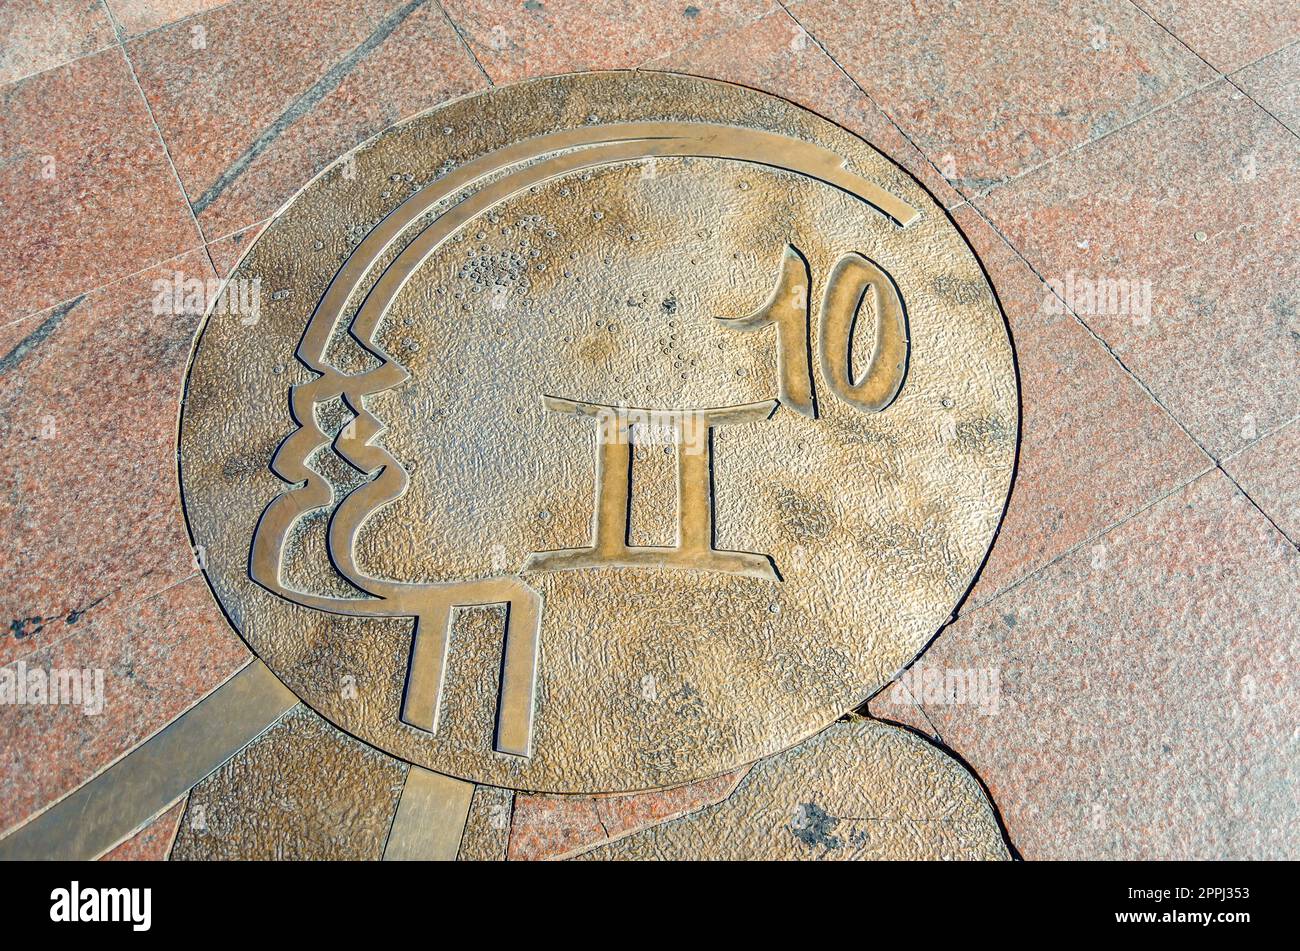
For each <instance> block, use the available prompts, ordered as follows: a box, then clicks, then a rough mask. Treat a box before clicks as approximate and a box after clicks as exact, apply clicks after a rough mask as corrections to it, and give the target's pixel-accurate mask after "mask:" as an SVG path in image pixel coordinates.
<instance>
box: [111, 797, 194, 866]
mask: <svg viewBox="0 0 1300 951" xmlns="http://www.w3.org/2000/svg"><path fill="white" fill-rule="evenodd" d="M184 812H185V800H184V799H181V800H180V801H179V802H177V803H176V805H174V806H172V807H171V808H170V809H168V810H167V811H166V812H164V813H163V814H162V815H161V816H159V817H158V818H156V819H154V820H153V821H152V822H150V823H149V824H148V825H147V826H145V827H144V828H143V829H141V830H140V831H139V832H137V833H136V834H135V835H133V836H131V838H129V839H127V840H126V841H125V842H123V843H122V844H121V845H119V846H117V847H115V848H113V849H111V850H109V851H108V852H106V853H104V855H103V856H101V857H100V860H101V861H104V862H162V861H166V859H167V854H168V853H169V852H170V851H171V848H172V842H174V841H175V840H176V827H177V826H179V825H180V821H181V815H182V814H183V813H184Z"/></svg>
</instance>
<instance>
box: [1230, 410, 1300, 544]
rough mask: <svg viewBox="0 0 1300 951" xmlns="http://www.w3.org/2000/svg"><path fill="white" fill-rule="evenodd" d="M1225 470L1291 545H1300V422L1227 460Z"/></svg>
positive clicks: (1289, 425) (1279, 429)
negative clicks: (1293, 543)
mask: <svg viewBox="0 0 1300 951" xmlns="http://www.w3.org/2000/svg"><path fill="white" fill-rule="evenodd" d="M1223 468H1224V469H1225V470H1226V471H1227V473H1228V475H1230V476H1231V477H1232V479H1233V481H1235V482H1236V483H1237V485H1239V486H1241V489H1242V491H1243V492H1245V493H1246V494H1247V495H1248V496H1250V499H1251V501H1252V502H1254V503H1255V504H1256V505H1258V506H1259V507H1260V509H1261V510H1263V512H1264V514H1265V515H1267V516H1268V517H1269V518H1271V519H1272V520H1273V524H1275V525H1276V526H1277V527H1278V528H1280V529H1281V530H1282V531H1283V533H1285V534H1286V536H1287V537H1288V538H1290V539H1291V541H1293V542H1295V543H1296V544H1297V545H1300V419H1293V420H1291V422H1289V423H1287V424H1285V425H1284V426H1281V427H1279V428H1278V429H1277V430H1275V431H1273V432H1271V433H1269V434H1268V435H1267V436H1265V437H1264V438H1263V439H1260V440H1259V441H1258V442H1255V443H1252V444H1251V445H1249V446H1247V447H1246V448H1245V449H1243V450H1242V451H1241V452H1240V453H1238V454H1237V455H1235V456H1233V457H1232V458H1230V459H1227V460H1225V461H1224V463H1223Z"/></svg>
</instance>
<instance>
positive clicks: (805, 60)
mask: <svg viewBox="0 0 1300 951" xmlns="http://www.w3.org/2000/svg"><path fill="white" fill-rule="evenodd" d="M646 65H647V66H648V67H649V68H651V69H667V70H673V71H676V72H681V73H691V74H693V75H696V76H707V77H709V78H711V79H723V80H726V81H728V82H733V83H740V84H742V85H745V86H752V87H754V88H756V89H762V90H764V91H766V92H770V93H773V94H774V95H778V96H781V97H783V98H785V99H790V100H792V101H794V102H797V103H799V104H800V105H801V106H804V107H805V108H807V109H811V110H812V111H813V112H817V113H820V114H821V115H823V116H825V117H826V118H828V119H832V120H834V121H835V122H838V123H839V124H840V125H842V126H844V127H845V128H847V129H849V130H851V131H853V132H855V133H857V134H858V135H860V136H862V137H863V138H864V139H866V140H867V141H868V142H870V143H871V144H872V145H874V146H876V148H878V149H880V150H881V151H882V152H884V153H885V154H887V155H888V156H889V157H890V158H892V159H893V160H894V161H896V162H898V163H899V164H900V165H902V166H903V167H904V168H906V169H907V170H908V171H909V172H911V173H912V174H913V175H914V176H916V177H917V178H919V179H920V180H921V181H922V182H923V183H924V184H925V186H926V187H927V188H929V189H930V191H931V192H932V193H933V194H934V195H936V196H937V197H938V199H939V201H941V202H942V203H943V205H944V206H945V207H952V206H953V205H955V204H957V203H959V202H960V201H961V200H962V198H961V195H959V194H958V193H957V192H956V191H955V190H954V189H953V188H952V186H950V185H949V184H948V182H947V181H946V180H945V179H944V177H943V176H942V175H940V174H939V172H938V170H937V169H936V168H935V167H934V166H933V165H931V164H930V163H929V162H928V161H926V158H925V156H924V155H922V154H921V153H920V151H919V150H918V149H917V148H916V146H914V145H912V143H911V142H909V141H908V140H907V139H906V137H904V136H903V134H902V133H901V132H899V131H898V128H897V127H896V126H895V125H894V124H893V123H892V122H890V121H889V118H888V117H887V116H886V115H885V114H884V113H883V112H881V111H880V109H879V108H878V107H877V106H876V105H875V103H873V102H872V101H871V100H870V99H868V98H867V96H866V95H865V94H863V92H862V90H861V89H859V88H858V87H857V86H856V85H854V83H853V81H852V80H851V79H849V77H848V76H847V75H845V73H844V71H843V70H841V69H840V68H839V67H838V66H836V65H835V63H834V62H833V61H832V60H831V58H830V57H829V56H827V55H826V53H825V52H824V51H823V50H822V48H821V47H820V46H818V45H817V44H816V43H815V42H814V41H813V40H812V38H811V37H809V36H808V34H807V33H805V32H804V30H803V28H802V27H800V26H799V24H797V23H796V22H794V20H792V19H791V18H790V16H789V15H788V14H787V13H786V12H785V11H784V10H775V11H773V12H772V13H769V14H768V15H767V16H764V17H762V18H761V19H759V20H755V21H753V22H752V23H747V24H745V25H743V26H740V27H737V28H736V29H734V30H731V31H729V32H726V33H722V34H719V35H717V36H714V37H712V38H710V39H706V40H701V41H700V42H698V43H694V44H692V45H690V46H686V47H683V48H681V49H679V50H675V51H673V52H671V53H667V54H665V55H664V56H661V57H659V58H658V59H655V60H652V61H651V62H650V63H648V64H646Z"/></svg>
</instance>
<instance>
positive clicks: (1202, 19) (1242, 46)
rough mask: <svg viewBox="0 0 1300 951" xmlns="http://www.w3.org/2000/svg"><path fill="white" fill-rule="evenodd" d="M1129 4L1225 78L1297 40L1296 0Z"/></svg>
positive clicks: (1140, 1)
mask: <svg viewBox="0 0 1300 951" xmlns="http://www.w3.org/2000/svg"><path fill="white" fill-rule="evenodd" d="M1133 2H1134V3H1136V4H1137V5H1138V6H1139V7H1141V8H1142V9H1143V10H1145V11H1146V12H1147V13H1149V14H1150V15H1151V16H1152V18H1153V19H1155V20H1157V21H1158V22H1159V23H1160V24H1161V25H1162V26H1163V27H1165V29H1167V30H1168V31H1169V32H1170V33H1172V34H1174V36H1176V37H1178V38H1179V39H1180V40H1182V41H1183V42H1184V43H1186V44H1187V45H1188V46H1189V47H1191V48H1192V49H1193V50H1195V51H1196V53H1197V54H1198V55H1199V56H1202V57H1204V58H1205V59H1206V60H1207V61H1208V62H1209V63H1211V64H1212V65H1213V66H1214V68H1215V69H1218V70H1221V71H1223V72H1225V73H1230V72H1232V71H1233V70H1234V69H1240V68H1241V67H1243V66H1245V65H1246V64H1247V63H1253V62H1254V61H1255V60H1257V59H1259V58H1261V57H1263V56H1267V55H1268V54H1269V53H1272V52H1273V51H1274V50H1276V49H1279V48H1281V47H1283V46H1285V45H1287V44H1288V43H1292V42H1294V41H1295V40H1297V39H1300V7H1297V6H1296V4H1295V0H1133Z"/></svg>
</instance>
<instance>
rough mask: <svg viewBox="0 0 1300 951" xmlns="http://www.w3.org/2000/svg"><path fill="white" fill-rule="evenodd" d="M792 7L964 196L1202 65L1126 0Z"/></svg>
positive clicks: (1196, 78)
mask: <svg viewBox="0 0 1300 951" xmlns="http://www.w3.org/2000/svg"><path fill="white" fill-rule="evenodd" d="M789 9H790V12H791V14H792V15H793V16H794V17H795V18H796V19H797V20H799V22H800V23H802V24H803V25H804V27H806V28H807V29H808V31H809V32H810V33H812V34H813V36H815V37H816V38H817V39H818V40H820V41H822V42H823V43H824V44H825V45H826V48H827V49H828V50H829V52H830V54H831V56H833V57H834V58H835V60H836V61H837V62H839V63H840V65H842V66H843V67H844V68H845V69H847V70H848V71H849V73H850V74H851V75H852V76H853V78H854V79H856V80H857V81H858V82H859V83H860V84H861V85H862V87H863V88H864V89H865V90H866V91H867V93H868V94H869V95H870V96H871V97H872V98H873V99H874V100H875V101H876V102H877V103H879V104H880V107H881V108H882V109H884V110H885V112H886V113H888V114H889V115H890V117H891V118H893V119H894V121H895V122H897V123H898V124H899V125H900V126H901V127H902V128H903V131H904V132H906V133H907V134H908V135H909V136H910V137H911V139H912V141H913V142H915V143H916V144H917V146H918V147H919V148H920V149H921V151H922V152H924V153H925V154H926V156H927V157H928V158H929V159H930V161H932V162H934V163H935V165H937V166H938V167H939V169H940V171H942V172H943V173H944V175H945V176H946V177H947V178H948V179H949V180H950V181H952V182H953V184H954V185H956V187H957V188H958V189H959V190H960V191H962V192H963V193H964V194H966V195H968V196H969V195H972V194H978V193H980V192H982V191H985V190H987V189H988V188H990V187H992V186H994V185H997V184H999V183H1000V182H1003V181H1006V180H1007V179H1009V178H1013V177H1015V176H1016V175H1019V174H1021V173H1022V172H1024V171H1026V170H1027V169H1030V168H1032V167H1034V166H1036V165H1039V164H1041V163H1043V162H1045V161H1047V160H1049V159H1051V158H1053V157H1054V156H1057V155H1060V154H1061V153H1063V152H1066V151H1068V150H1069V149H1072V148H1074V147H1076V146H1078V145H1080V144H1082V143H1084V142H1088V141H1090V140H1092V139H1095V138H1097V137H1098V136H1101V135H1104V134H1105V133H1107V132H1110V131H1112V130H1113V129H1115V128H1117V127H1119V126H1121V125H1123V124H1124V123H1126V122H1131V121H1132V120H1133V119H1135V118H1137V117H1138V116H1140V115H1142V114H1143V113H1145V112H1147V111H1149V110H1151V109H1154V108H1156V107H1157V106H1161V105H1164V104H1166V103H1169V102H1172V101H1173V100H1175V99H1177V98H1178V97H1179V96H1182V95H1185V94H1186V93H1187V92H1189V91H1190V90H1192V89H1194V88H1195V87H1196V86H1198V85H1202V84H1204V83H1206V82H1208V81H1210V80H1211V79H1213V78H1214V73H1213V71H1212V70H1210V69H1209V68H1208V67H1207V66H1206V65H1205V64H1204V63H1202V62H1201V61H1200V60H1199V59H1197V57H1196V56H1194V55H1193V54H1191V53H1190V52H1188V51H1187V50H1186V49H1185V48H1184V47H1183V46H1182V44H1180V43H1179V42H1178V41H1177V40H1175V39H1174V38H1173V37H1171V36H1170V35H1169V34H1168V33H1167V32H1165V31H1164V30H1163V29H1161V28H1160V27H1159V26H1158V25H1157V24H1155V23H1152V22H1151V20H1150V18H1148V17H1147V16H1145V15H1144V14H1142V12H1141V11H1139V10H1137V9H1136V8H1135V7H1133V6H1131V5H1130V4H1127V3H1118V2H1113V0H1062V2H1059V3H1040V2H1038V0H1017V2H1014V3H1004V2H992V0H974V2H967V3H962V4H960V5H958V6H954V5H952V4H949V3H947V2H940V0H914V2H911V3H899V4H888V5H884V4H882V5H873V6H872V8H871V9H870V12H869V14H865V13H864V11H863V10H862V9H861V8H860V7H857V6H854V5H852V4H845V3H839V2H837V0H805V2H801V3H793V4H790V5H789Z"/></svg>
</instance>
